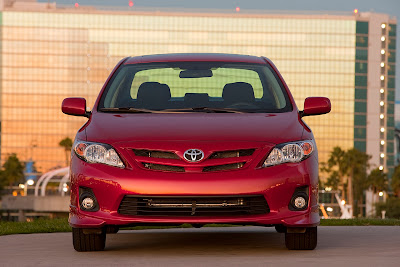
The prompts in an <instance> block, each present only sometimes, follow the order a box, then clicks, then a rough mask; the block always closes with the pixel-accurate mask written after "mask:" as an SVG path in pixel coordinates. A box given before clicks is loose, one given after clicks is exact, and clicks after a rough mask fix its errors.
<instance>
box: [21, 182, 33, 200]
mask: <svg viewBox="0 0 400 267" xmlns="http://www.w3.org/2000/svg"><path fill="white" fill-rule="evenodd" d="M34 183H35V181H34V180H32V179H29V180H28V181H26V182H25V183H24V184H19V188H21V189H24V196H27V195H28V185H31V186H32V185H33V184H34Z"/></svg>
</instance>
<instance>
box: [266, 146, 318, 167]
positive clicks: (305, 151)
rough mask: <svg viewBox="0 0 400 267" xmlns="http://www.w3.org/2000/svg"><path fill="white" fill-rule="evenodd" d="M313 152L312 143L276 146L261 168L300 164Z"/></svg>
mask: <svg viewBox="0 0 400 267" xmlns="http://www.w3.org/2000/svg"><path fill="white" fill-rule="evenodd" d="M313 151H314V145H313V142H312V141H299V142H293V143H285V144H280V145H277V146H276V147H275V148H274V149H272V151H271V152H270V153H269V155H268V157H267V159H266V160H265V161H264V164H263V165H262V166H263V167H268V166H274V165H278V164H282V163H287V162H300V161H302V160H304V159H306V158H308V157H309V156H310V155H311V154H312V152H313Z"/></svg>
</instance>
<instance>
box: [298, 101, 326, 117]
mask: <svg viewBox="0 0 400 267" xmlns="http://www.w3.org/2000/svg"><path fill="white" fill-rule="evenodd" d="M330 111H331V101H330V100H329V98H327V97H307V98H306V100H304V110H303V111H301V112H300V115H301V117H305V116H312V115H320V114H326V113H329V112H330Z"/></svg>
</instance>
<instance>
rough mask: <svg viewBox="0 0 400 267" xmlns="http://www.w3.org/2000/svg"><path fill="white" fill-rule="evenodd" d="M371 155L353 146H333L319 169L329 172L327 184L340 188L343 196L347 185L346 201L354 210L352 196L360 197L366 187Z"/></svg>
mask: <svg viewBox="0 0 400 267" xmlns="http://www.w3.org/2000/svg"><path fill="white" fill-rule="evenodd" d="M370 158H371V157H370V156H369V155H367V154H366V153H364V152H361V151H359V150H357V149H355V148H352V149H349V150H347V151H344V150H342V149H341V148H340V147H334V148H333V150H332V152H331V153H330V157H329V159H328V162H327V163H325V164H322V166H323V167H322V168H321V171H322V172H326V173H328V174H329V178H328V181H327V185H328V184H329V186H332V187H333V188H335V189H336V188H339V187H340V188H341V189H342V192H343V194H342V195H343V196H344V192H345V188H346V187H347V202H348V204H349V205H353V210H356V208H357V207H355V203H354V197H355V198H356V199H359V200H360V199H361V201H362V196H363V191H364V190H365V189H366V179H367V175H366V172H367V169H368V166H369V165H368V161H369V159H370Z"/></svg>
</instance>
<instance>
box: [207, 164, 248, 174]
mask: <svg viewBox="0 0 400 267" xmlns="http://www.w3.org/2000/svg"><path fill="white" fill-rule="evenodd" d="M245 163H246V162H239V163H233V164H224V165H217V166H208V167H204V168H203V172H216V171H227V170H233V169H240V168H242V167H243V165H244V164H245Z"/></svg>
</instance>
